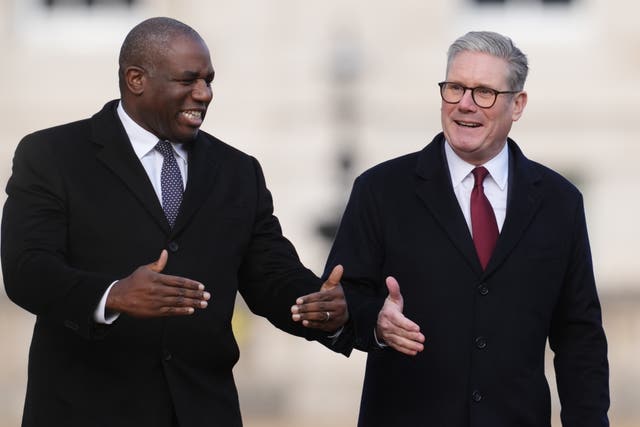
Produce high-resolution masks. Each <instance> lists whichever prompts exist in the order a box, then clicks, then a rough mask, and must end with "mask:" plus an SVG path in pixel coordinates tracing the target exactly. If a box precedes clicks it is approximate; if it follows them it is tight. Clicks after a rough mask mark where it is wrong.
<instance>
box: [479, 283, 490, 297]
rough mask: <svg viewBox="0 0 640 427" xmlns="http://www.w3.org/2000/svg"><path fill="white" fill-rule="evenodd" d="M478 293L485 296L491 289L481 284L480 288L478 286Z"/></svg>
mask: <svg viewBox="0 0 640 427" xmlns="http://www.w3.org/2000/svg"><path fill="white" fill-rule="evenodd" d="M478 293H480V295H482V296H485V295H487V294H488V293H489V288H487V287H486V286H485V284H484V283H481V284H480V286H478Z"/></svg>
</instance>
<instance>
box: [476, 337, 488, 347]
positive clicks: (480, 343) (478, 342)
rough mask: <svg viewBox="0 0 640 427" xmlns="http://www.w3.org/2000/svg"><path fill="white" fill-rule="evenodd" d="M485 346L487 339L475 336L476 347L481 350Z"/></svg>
mask: <svg viewBox="0 0 640 427" xmlns="http://www.w3.org/2000/svg"><path fill="white" fill-rule="evenodd" d="M486 346H487V339H486V338H485V337H478V338H476V347H478V348H479V349H481V350H482V349H483V348H485V347H486Z"/></svg>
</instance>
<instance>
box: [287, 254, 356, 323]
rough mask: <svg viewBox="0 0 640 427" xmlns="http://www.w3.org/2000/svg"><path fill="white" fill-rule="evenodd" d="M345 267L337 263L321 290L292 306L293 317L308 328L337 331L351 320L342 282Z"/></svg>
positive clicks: (298, 300)
mask: <svg viewBox="0 0 640 427" xmlns="http://www.w3.org/2000/svg"><path fill="white" fill-rule="evenodd" d="M342 273H343V268H342V266H341V265H336V266H335V267H334V268H333V270H332V271H331V274H330V275H329V278H328V279H327V280H326V281H325V282H324V283H323V284H322V286H321V287H320V291H319V292H315V293H313V294H309V295H305V296H302V297H300V298H298V299H297V300H296V304H295V305H294V306H292V307H291V313H292V315H291V318H292V319H293V321H294V322H302V324H303V325H304V326H306V327H308V328H314V329H320V330H323V331H326V332H335V331H337V330H338V329H339V328H341V327H342V326H344V324H345V323H347V320H349V311H348V310H347V302H346V300H345V298H344V291H343V290H342V285H341V284H340V279H342Z"/></svg>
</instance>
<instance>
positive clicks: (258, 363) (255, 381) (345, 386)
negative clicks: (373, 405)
mask: <svg viewBox="0 0 640 427" xmlns="http://www.w3.org/2000/svg"><path fill="white" fill-rule="evenodd" d="M602 302H603V309H604V319H605V328H606V329H607V334H608V338H609V359H610V364H611V388H612V408H611V412H610V416H611V424H612V425H614V426H616V427H638V426H640V407H638V402H640V367H639V365H638V363H637V355H638V354H640V295H636V296H634V295H608V296H606V297H603V298H602ZM32 325H33V316H31V315H30V314H28V313H26V312H24V311H22V310H21V309H19V308H17V307H16V306H15V305H13V304H12V303H11V302H10V301H8V300H7V298H6V297H5V296H4V295H3V294H0V360H1V361H2V363H0V427H16V426H19V424H20V422H19V420H20V415H21V412H22V404H23V399H24V388H25V381H26V359H27V352H28V346H29V339H30V337H31V328H32ZM251 329H252V330H253V332H252V333H248V334H247V336H246V337H243V338H241V340H240V342H241V347H242V357H241V362H240V364H239V365H238V367H237V369H236V378H237V381H238V387H239V391H240V395H241V405H242V410H243V414H244V424H245V426H246V427H293V426H296V427H301V426H302V427H329V426H338V427H342V426H345V427H349V426H355V420H356V417H357V404H358V399H359V394H360V386H361V380H362V367H363V363H364V357H361V356H360V355H358V354H356V355H355V356H354V357H352V358H350V359H345V358H343V357H342V356H336V355H332V354H331V353H330V352H327V351H326V350H323V349H321V348H319V347H317V346H318V345H317V344H316V343H301V342H300V341H299V340H297V339H295V338H292V337H289V336H287V335H285V334H282V333H279V332H276V331H275V329H274V328H273V327H271V326H269V325H268V324H267V323H266V322H264V323H262V321H259V322H256V321H253V322H252V326H251ZM265 343H267V344H265ZM267 346H268V347H269V348H270V349H271V350H273V351H269V352H265V351H264V350H263V351H258V350H257V349H258V348H261V349H264V348H267ZM285 358H286V359H285ZM283 360H286V362H287V363H283ZM547 364H548V366H550V365H551V363H550V359H548V363H547ZM265 366H269V367H272V368H271V369H265ZM282 366H285V367H286V368H287V370H286V371H285V372H284V373H283V372H281V371H278V369H273V367H280V368H281V367H282ZM309 366H311V367H312V369H308V368H309ZM292 373H293V377H292V375H291V374H292ZM552 389H553V385H552ZM327 390H330V391H331V393H327ZM332 399H333V400H332ZM322 400H324V401H322ZM326 408H333V409H332V410H329V411H328V410H327V409H326ZM557 412H558V411H557V405H556V406H554V424H553V425H554V427H557V426H560V423H559V422H558V421H557ZM88 427H89V426H88Z"/></svg>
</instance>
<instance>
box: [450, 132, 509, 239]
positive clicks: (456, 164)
mask: <svg viewBox="0 0 640 427" xmlns="http://www.w3.org/2000/svg"><path fill="white" fill-rule="evenodd" d="M444 152H445V156H446V158H447V165H448V166H449V174H450V177H451V184H452V185H453V192H454V193H455V195H456V199H458V203H459V204H460V209H462V214H463V215H464V219H465V220H466V221H467V226H469V232H471V235H473V230H472V228H471V202H470V201H471V191H472V190H473V174H472V173H471V171H472V170H473V169H474V168H475V167H476V166H475V165H472V164H470V163H467V162H465V161H464V160H462V159H461V158H460V157H459V156H458V155H457V154H456V153H455V151H453V149H452V148H451V146H450V145H449V143H448V142H446V143H445V146H444ZM481 166H484V167H485V168H486V169H487V170H488V171H489V175H487V177H486V178H485V179H484V194H485V195H486V196H487V199H489V203H491V207H492V208H493V212H494V213H495V215H496V223H497V224H498V231H502V225H503V224H504V218H505V216H506V214H507V192H508V190H509V149H508V148H507V144H505V145H504V147H503V148H502V150H501V151H500V153H498V155H497V156H495V157H494V158H493V159H491V160H489V161H488V162H487V163H485V164H483V165H481Z"/></svg>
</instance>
